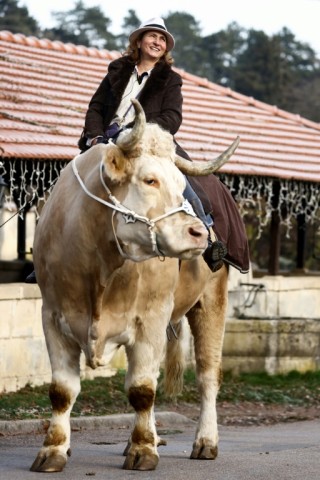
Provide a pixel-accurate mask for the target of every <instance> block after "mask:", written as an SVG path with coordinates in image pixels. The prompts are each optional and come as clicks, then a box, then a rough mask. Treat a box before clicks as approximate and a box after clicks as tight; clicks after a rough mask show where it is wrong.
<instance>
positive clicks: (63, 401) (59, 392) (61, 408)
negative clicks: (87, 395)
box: [49, 383, 71, 413]
mask: <svg viewBox="0 0 320 480" xmlns="http://www.w3.org/2000/svg"><path fill="white" fill-rule="evenodd" d="M49 397H50V400H51V404H52V409H53V410H54V411H55V412H59V413H64V412H66V411H67V410H68V408H69V407H70V404H71V395H70V393H69V392H68V390H66V389H65V388H64V387H62V386H61V385H58V384H57V383H52V384H51V385H50V388H49Z"/></svg>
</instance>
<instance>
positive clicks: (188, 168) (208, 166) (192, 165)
mask: <svg viewBox="0 0 320 480" xmlns="http://www.w3.org/2000/svg"><path fill="white" fill-rule="evenodd" d="M239 142H240V137H237V138H236V139H235V141H234V142H233V143H232V144H231V145H230V147H229V148H227V150H226V151H225V152H223V153H221V154H220V155H219V157H217V158H215V159H214V160H209V161H208V162H200V161H199V162H190V161H189V160H186V159H185V158H182V157H179V155H176V157H175V164H176V165H177V167H178V168H179V170H181V172H182V173H184V174H185V175H191V176H194V177H196V176H198V177H201V176H205V175H209V174H210V173H213V172H216V171H217V170H219V168H220V167H222V165H224V164H225V163H226V162H227V161H228V160H229V158H230V157H231V155H232V154H233V153H234V152H235V150H236V148H237V146H238V145H239Z"/></svg>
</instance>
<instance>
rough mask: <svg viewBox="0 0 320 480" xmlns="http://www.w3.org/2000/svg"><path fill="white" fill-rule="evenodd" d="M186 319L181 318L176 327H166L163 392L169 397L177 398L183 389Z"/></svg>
mask: <svg viewBox="0 0 320 480" xmlns="http://www.w3.org/2000/svg"><path fill="white" fill-rule="evenodd" d="M185 323H186V318H185V317H183V318H182V319H181V320H180V322H179V323H178V324H176V325H172V326H171V325H169V327H168V342H167V349H166V357H165V366H164V391H165V393H166V395H168V396H170V397H175V396H177V395H178V394H179V393H180V392H181V391H182V388H183V374H184V370H185V365H186V361H185V357H186V355H185V347H184V342H183V340H184V338H183V330H184V328H185Z"/></svg>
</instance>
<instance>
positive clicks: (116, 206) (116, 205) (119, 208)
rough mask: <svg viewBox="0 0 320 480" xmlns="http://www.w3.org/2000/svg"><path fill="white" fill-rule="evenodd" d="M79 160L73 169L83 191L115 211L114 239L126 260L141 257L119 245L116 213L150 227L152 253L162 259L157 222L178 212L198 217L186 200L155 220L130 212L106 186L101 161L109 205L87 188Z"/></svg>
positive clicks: (101, 178) (73, 161) (101, 168)
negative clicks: (155, 229)
mask: <svg viewBox="0 0 320 480" xmlns="http://www.w3.org/2000/svg"><path fill="white" fill-rule="evenodd" d="M77 158H78V157H75V158H74V159H73V160H72V169H73V172H74V174H75V176H76V178H77V179H78V182H79V183H80V186H81V188H82V190H83V191H84V192H85V193H86V194H87V195H88V196H89V197H91V198H92V199H93V200H96V201H97V202H99V203H102V204H103V205H105V206H106V207H109V208H111V209H112V210H113V215H112V230H113V234H114V238H115V241H116V244H117V247H118V250H119V253H120V255H121V256H122V257H124V258H127V259H130V260H133V261H139V257H135V256H133V255H131V256H130V255H128V254H126V253H125V252H124V251H123V250H122V248H121V245H120V243H119V240H118V237H117V234H116V231H115V228H114V222H113V219H114V215H115V213H116V212H119V213H121V214H122V217H123V218H124V221H125V223H135V222H136V221H139V222H142V223H145V224H146V225H147V226H148V230H149V232H150V241H151V245H152V251H153V252H154V253H155V254H156V255H157V256H159V257H162V258H163V257H164V255H163V254H162V253H161V251H160V250H159V248H158V245H157V236H156V233H155V232H154V227H155V224H156V223H157V222H159V221H160V220H162V219H163V218H166V217H169V216H170V215H173V214H174V213H177V212H184V213H186V214H187V215H191V216H192V217H196V214H195V213H194V210H193V208H192V206H191V204H190V203H189V202H188V200H186V199H185V200H184V201H183V203H182V205H180V207H177V208H174V209H172V210H169V211H168V212H167V213H164V214H163V215H159V216H158V217H156V218H153V219H150V218H148V217H144V216H142V215H139V214H138V213H136V212H134V211H133V210H130V209H129V208H127V207H125V206H124V205H122V203H121V202H119V200H118V199H117V198H116V197H114V196H113V195H112V193H111V191H110V189H109V187H108V186H107V185H106V183H105V181H104V178H103V163H102V161H101V162H100V181H101V183H102V185H103V187H104V189H105V190H106V192H107V194H108V197H109V199H110V200H111V202H112V203H109V202H107V201H106V200H104V199H103V198H100V197H97V196H96V195H94V194H93V193H91V192H90V191H89V190H88V189H87V187H86V186H85V184H84V182H83V180H82V178H81V177H80V175H79V171H78V169H77V165H76V160H77Z"/></svg>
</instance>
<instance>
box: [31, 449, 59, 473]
mask: <svg viewBox="0 0 320 480" xmlns="http://www.w3.org/2000/svg"><path fill="white" fill-rule="evenodd" d="M66 463H67V455H65V454H63V453H61V452H51V453H49V454H46V453H44V452H40V453H38V455H37V457H36V459H35V461H34V462H33V464H32V465H31V467H30V470H31V472H48V473H51V472H62V470H63V469H64V466H65V464H66Z"/></svg>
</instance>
